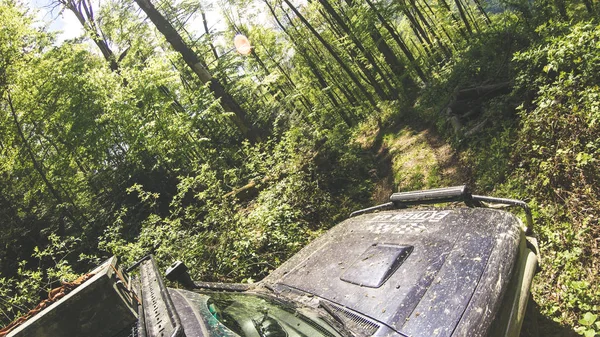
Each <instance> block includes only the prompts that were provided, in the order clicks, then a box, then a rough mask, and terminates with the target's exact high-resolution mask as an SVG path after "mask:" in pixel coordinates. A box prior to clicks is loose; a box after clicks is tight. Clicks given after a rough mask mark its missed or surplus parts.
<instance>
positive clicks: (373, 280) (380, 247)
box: [340, 243, 413, 288]
mask: <svg viewBox="0 0 600 337" xmlns="http://www.w3.org/2000/svg"><path fill="white" fill-rule="evenodd" d="M412 251H413V246H401V245H395V244H381V243H378V244H374V245H372V246H370V247H369V248H367V250H365V252H364V253H362V254H361V255H360V256H359V258H358V259H357V260H356V261H354V262H353V263H352V265H351V266H350V268H348V269H347V270H346V271H345V272H344V274H342V276H341V277H340V279H341V280H342V281H345V282H348V283H352V284H356V285H359V286H364V287H369V288H379V287H381V286H382V285H383V284H384V283H385V281H387V279H388V278H390V276H392V275H393V274H394V272H396V270H397V269H398V267H400V265H401V264H402V263H403V262H404V261H405V260H406V258H407V257H408V256H409V255H410V253H411V252H412Z"/></svg>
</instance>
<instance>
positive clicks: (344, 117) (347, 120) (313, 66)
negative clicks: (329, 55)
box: [263, 0, 353, 126]
mask: <svg viewBox="0 0 600 337" xmlns="http://www.w3.org/2000/svg"><path fill="white" fill-rule="evenodd" d="M263 1H264V3H265V4H266V5H267V7H268V8H269V11H270V12H271V15H273V18H274V19H275V22H277V25H278V26H279V28H281V30H283V32H284V33H285V34H286V35H287V36H288V37H289V38H290V40H291V41H292V43H294V44H295V45H296V46H297V47H298V51H299V52H300V55H302V57H303V58H304V60H305V61H306V63H308V67H309V69H310V71H311V72H312V73H313V75H314V76H315V78H316V79H317V82H319V85H320V86H321V89H323V90H324V91H325V93H326V95H327V97H329V100H330V101H331V103H332V104H333V106H334V107H335V108H336V110H337V111H339V115H340V117H341V118H342V120H344V122H345V123H346V125H348V126H352V125H353V123H352V121H351V120H350V118H348V116H347V115H346V114H345V113H343V112H342V111H341V106H340V103H339V101H338V100H337V99H336V97H335V95H334V94H333V93H332V91H331V90H327V88H328V87H329V85H328V84H327V81H326V80H325V78H324V77H323V75H322V74H321V72H320V70H319V68H318V67H317V65H316V64H315V63H314V62H313V60H312V58H311V57H310V56H309V55H307V54H306V51H305V49H304V48H302V46H300V45H299V44H298V42H297V41H296V39H294V37H293V36H292V35H291V34H290V32H288V30H287V29H286V28H285V26H284V25H283V24H282V23H281V21H279V18H278V17H277V13H275V9H274V8H273V6H271V4H270V3H269V1H268V0H263Z"/></svg>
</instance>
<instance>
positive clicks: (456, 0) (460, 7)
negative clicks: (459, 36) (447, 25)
mask: <svg viewBox="0 0 600 337" xmlns="http://www.w3.org/2000/svg"><path fill="white" fill-rule="evenodd" d="M454 3H455V4H456V8H458V14H460V18H461V19H462V21H463V23H464V24H465V28H466V29H467V32H468V33H469V34H471V35H472V34H473V30H472V29H471V24H470V23H469V20H468V19H467V15H466V14H465V10H464V8H463V5H462V3H461V2H460V0H454Z"/></svg>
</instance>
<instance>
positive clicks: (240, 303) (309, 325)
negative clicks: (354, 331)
mask: <svg viewBox="0 0 600 337" xmlns="http://www.w3.org/2000/svg"><path fill="white" fill-rule="evenodd" d="M206 295H209V296H210V299H208V301H207V303H206V305H207V307H208V311H209V312H210V313H211V315H212V316H213V317H214V318H216V319H217V320H218V321H219V322H220V323H222V324H223V325H225V326H226V327H227V328H229V329H230V330H231V331H233V332H235V333H236V334H238V335H240V336H243V337H318V336H324V337H339V336H340V335H339V334H338V333H337V332H336V331H335V330H334V329H333V328H332V327H331V326H329V324H327V323H326V322H325V321H323V320H322V319H321V318H320V317H319V316H318V315H317V314H315V313H313V312H311V311H309V310H306V309H295V308H293V307H291V306H288V305H285V304H283V303H280V302H278V301H275V300H272V299H269V298H266V297H262V296H256V295H248V294H232V293H210V294H206Z"/></svg>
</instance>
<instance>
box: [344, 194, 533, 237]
mask: <svg viewBox="0 0 600 337" xmlns="http://www.w3.org/2000/svg"><path fill="white" fill-rule="evenodd" d="M455 201H462V202H464V203H465V204H466V205H467V206H469V207H481V206H483V204H482V202H486V203H496V204H503V205H508V206H518V207H521V208H522V209H523V211H525V217H526V221H527V227H526V228H525V233H526V234H527V235H530V234H532V233H533V217H532V215H531V209H530V208H529V205H527V203H526V202H524V201H521V200H516V199H506V198H496V197H487V196H483V195H475V194H471V192H470V191H469V189H468V188H467V186H466V185H462V186H452V187H444V188H434V189H430V190H421V191H409V192H398V193H394V194H392V195H391V196H390V202H387V203H385V204H381V205H377V206H373V207H369V208H365V209H361V210H358V211H355V212H352V214H350V217H354V216H357V215H361V214H365V213H370V212H374V211H377V210H383V209H394V208H405V207H408V206H411V205H425V204H438V203H442V202H455Z"/></svg>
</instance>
